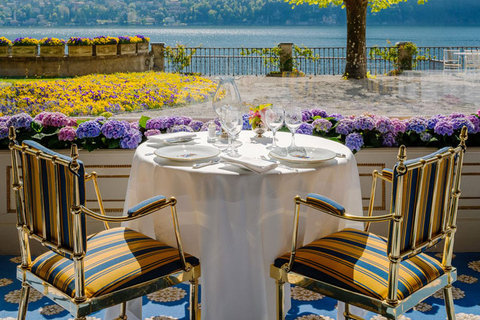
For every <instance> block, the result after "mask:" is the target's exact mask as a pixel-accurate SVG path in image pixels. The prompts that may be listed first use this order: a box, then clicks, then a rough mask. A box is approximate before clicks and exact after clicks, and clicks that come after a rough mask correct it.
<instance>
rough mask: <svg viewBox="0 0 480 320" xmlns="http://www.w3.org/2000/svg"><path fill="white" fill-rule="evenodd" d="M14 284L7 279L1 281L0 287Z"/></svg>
mask: <svg viewBox="0 0 480 320" xmlns="http://www.w3.org/2000/svg"><path fill="white" fill-rule="evenodd" d="M12 283H13V281H12V280H11V279H7V278H3V279H0V287H5V286H8V285H9V284H12Z"/></svg>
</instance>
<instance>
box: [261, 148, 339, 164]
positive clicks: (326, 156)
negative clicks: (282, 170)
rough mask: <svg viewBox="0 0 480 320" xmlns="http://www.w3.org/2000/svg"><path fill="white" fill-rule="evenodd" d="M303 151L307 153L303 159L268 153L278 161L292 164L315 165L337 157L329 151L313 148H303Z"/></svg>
mask: <svg viewBox="0 0 480 320" xmlns="http://www.w3.org/2000/svg"><path fill="white" fill-rule="evenodd" d="M305 151H306V152H307V155H306V156H304V157H302V156H300V157H297V156H295V157H294V156H291V155H286V156H281V155H278V154H275V153H272V152H270V153H269V156H270V157H272V158H275V159H278V160H282V161H288V162H293V163H317V162H322V161H327V160H331V159H333V158H335V157H336V155H337V154H336V153H335V152H333V151H331V150H328V149H322V148H314V147H305Z"/></svg>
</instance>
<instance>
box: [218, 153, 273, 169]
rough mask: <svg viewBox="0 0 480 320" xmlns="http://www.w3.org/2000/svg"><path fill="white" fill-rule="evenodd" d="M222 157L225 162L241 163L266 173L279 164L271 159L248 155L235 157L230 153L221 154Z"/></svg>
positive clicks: (248, 167)
mask: <svg viewBox="0 0 480 320" xmlns="http://www.w3.org/2000/svg"><path fill="white" fill-rule="evenodd" d="M220 159H222V160H223V161H225V162H230V163H233V164H240V165H242V166H244V167H245V168H247V169H250V170H252V171H253V172H256V173H265V172H268V171H270V170H272V169H275V168H276V167H277V166H278V164H277V163H274V162H271V161H265V160H262V159H258V158H253V157H247V156H240V157H236V158H234V157H230V156H228V155H220Z"/></svg>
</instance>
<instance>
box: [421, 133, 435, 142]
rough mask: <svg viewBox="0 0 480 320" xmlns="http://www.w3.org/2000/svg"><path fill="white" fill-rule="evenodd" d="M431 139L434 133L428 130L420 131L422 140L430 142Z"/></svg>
mask: <svg viewBox="0 0 480 320" xmlns="http://www.w3.org/2000/svg"><path fill="white" fill-rule="evenodd" d="M430 139H432V135H431V134H430V133H428V132H422V133H420V140H422V141H424V142H428V141H430Z"/></svg>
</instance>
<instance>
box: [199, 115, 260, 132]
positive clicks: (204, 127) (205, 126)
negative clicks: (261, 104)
mask: <svg viewBox="0 0 480 320" xmlns="http://www.w3.org/2000/svg"><path fill="white" fill-rule="evenodd" d="M246 116H247V123H248V114H247V115H246ZM210 123H213V124H215V127H216V128H215V130H216V131H220V130H222V127H221V126H219V125H218V124H216V123H215V121H213V120H210V121H207V122H205V123H204V124H203V126H202V129H200V131H208V126H209V125H210ZM243 126H244V128H242V130H250V129H251V128H252V126H250V129H245V115H244V118H243Z"/></svg>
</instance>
